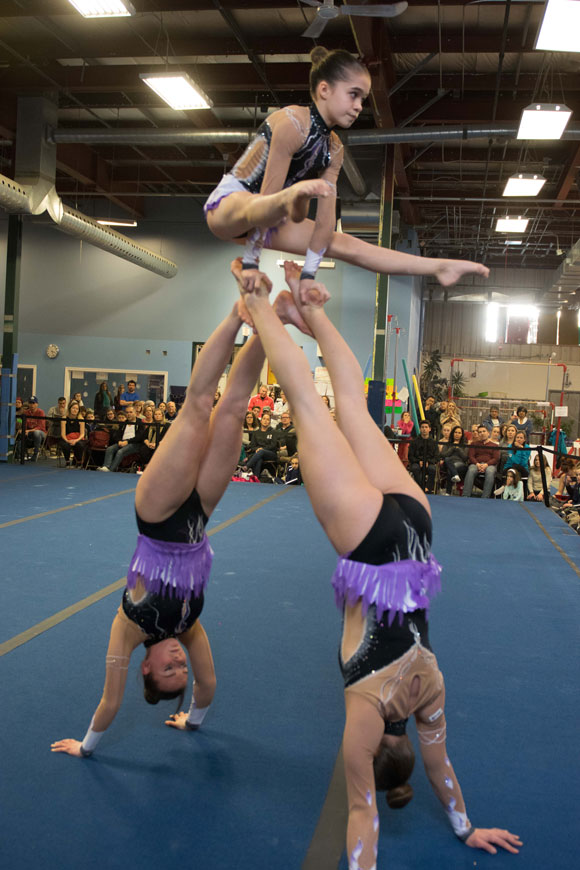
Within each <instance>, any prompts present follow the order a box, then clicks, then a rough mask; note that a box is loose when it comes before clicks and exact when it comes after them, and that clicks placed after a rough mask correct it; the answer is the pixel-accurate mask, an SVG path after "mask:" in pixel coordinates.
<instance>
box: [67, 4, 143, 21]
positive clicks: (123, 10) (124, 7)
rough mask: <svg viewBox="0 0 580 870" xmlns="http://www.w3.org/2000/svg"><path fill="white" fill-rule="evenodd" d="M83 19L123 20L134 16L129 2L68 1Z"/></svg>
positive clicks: (133, 10) (133, 9)
mask: <svg viewBox="0 0 580 870" xmlns="http://www.w3.org/2000/svg"><path fill="white" fill-rule="evenodd" d="M68 2H69V3H70V4H71V5H72V6H74V8H75V9H76V10H77V11H78V12H80V13H81V15H82V16H83V17H84V18H124V17H127V16H128V15H135V7H134V6H133V4H132V3H130V2H129V0H68Z"/></svg>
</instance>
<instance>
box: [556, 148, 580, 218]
mask: <svg viewBox="0 0 580 870" xmlns="http://www.w3.org/2000/svg"><path fill="white" fill-rule="evenodd" d="M579 171H580V145H579V146H578V148H577V149H576V151H575V152H574V154H573V156H572V159H571V160H570V162H569V164H568V170H567V172H566V174H565V176H564V178H563V180H562V184H561V185H560V189H559V191H558V194H557V196H556V200H557V201H556V203H555V205H554V208H562V206H563V205H567V202H568V201H567V197H568V194H569V193H570V190H571V189H572V185H573V184H574V181H575V179H576V175H577V174H578V172H579Z"/></svg>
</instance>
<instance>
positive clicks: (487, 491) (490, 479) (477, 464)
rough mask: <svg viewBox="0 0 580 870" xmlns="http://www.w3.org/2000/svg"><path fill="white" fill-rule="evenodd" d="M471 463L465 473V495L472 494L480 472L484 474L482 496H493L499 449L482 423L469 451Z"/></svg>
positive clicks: (467, 496)
mask: <svg viewBox="0 0 580 870" xmlns="http://www.w3.org/2000/svg"><path fill="white" fill-rule="evenodd" d="M468 459H469V465H468V467H467V471H466V473H465V482H464V485H463V495H464V497H465V498H469V497H470V496H471V493H472V490H473V483H474V481H475V478H476V477H477V475H478V474H483V475H484V479H483V492H482V496H481V497H482V498H491V491H492V489H493V485H494V482H495V475H496V472H497V466H498V463H499V450H498V449H497V447H496V445H495V444H493V443H492V442H491V441H490V440H489V438H488V431H487V429H486V427H485V426H484V425H483V424H482V425H481V426H480V427H479V430H478V433H477V441H476V442H475V443H473V442H472V446H471V447H470V448H469V452H468Z"/></svg>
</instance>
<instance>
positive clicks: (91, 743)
mask: <svg viewBox="0 0 580 870" xmlns="http://www.w3.org/2000/svg"><path fill="white" fill-rule="evenodd" d="M94 722H95V717H94V716H93V718H92V719H91V724H90V725H89V730H88V731H87V733H86V734H85V736H84V737H83V742H82V743H81V755H84V756H85V757H86V756H88V755H92V754H93V752H94V750H95V748H96V746H97V744H98V742H99V740H100V739H101V737H102V736H103V734H104V733H105V732H104V731H93V724H94Z"/></svg>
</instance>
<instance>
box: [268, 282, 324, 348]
mask: <svg viewBox="0 0 580 870" xmlns="http://www.w3.org/2000/svg"><path fill="white" fill-rule="evenodd" d="M272 307H273V309H274V311H275V312H276V314H277V315H278V317H279V318H280V320H281V321H282V323H291V324H292V326H295V327H296V328H297V329H299V330H300V332H303V333H304V334H305V335H310V336H311V337H312V338H314V335H313V333H312V331H311V330H310V328H309V326H308V324H307V323H306V321H305V320H304V318H303V317H302V315H301V314H300V312H299V311H298V308H297V307H296V303H295V302H294V299H293V297H292V294H291V293H289V292H288V290H282V291H281V292H280V293H278V295H277V296H276V299H275V300H274V304H273V306H272Z"/></svg>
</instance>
